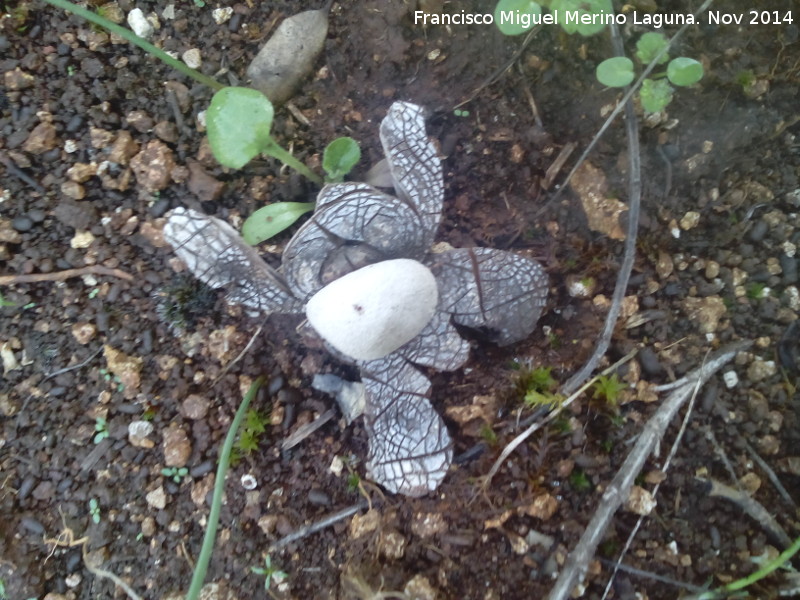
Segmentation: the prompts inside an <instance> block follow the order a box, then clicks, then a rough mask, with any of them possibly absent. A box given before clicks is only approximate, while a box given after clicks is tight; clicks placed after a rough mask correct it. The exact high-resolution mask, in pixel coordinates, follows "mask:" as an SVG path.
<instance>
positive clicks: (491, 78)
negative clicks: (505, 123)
mask: <svg viewBox="0 0 800 600" xmlns="http://www.w3.org/2000/svg"><path fill="white" fill-rule="evenodd" d="M540 28H541V25H537V26H536V27H534V28H533V29H531V30H530V31H529V32H528V35H526V36H525V39H524V40H523V42H522V44H520V46H519V48H517V49H516V51H515V52H514V54H513V55H512V56H511V58H509V59H508V60H507V61H506V62H505V64H503V65H502V66H500V67H499V68H498V69H497V70H495V72H494V73H492V74H491V75H489V76H488V77H487V78H486V79H484V80H483V81H482V82H481V84H480V85H479V86H478V87H477V88H475V89H474V90H473V91H472V93H471V94H470V95H469V96H468V97H467V99H466V100H464V101H463V102H459V103H458V104H456V105H455V106H454V107H453V109H454V110H455V109H457V108H461V107H462V106H464V105H465V104H468V103H470V102H472V100H473V99H474V98H475V96H477V95H478V94H479V93H480V92H481V90H482V89H484V88H486V87H489V86H490V85H492V84H493V83H494V82H495V81H497V80H498V79H500V77H502V75H503V73H505V72H506V71H508V70H509V69H510V68H511V67H512V66H513V65H514V63H515V62H516V61H517V59H518V58H519V57H520V56H522V53H523V52H525V48H527V47H528V44H530V43H531V42H532V41H533V38H534V37H535V35H536V34H537V33H538V32H539V29H540Z"/></svg>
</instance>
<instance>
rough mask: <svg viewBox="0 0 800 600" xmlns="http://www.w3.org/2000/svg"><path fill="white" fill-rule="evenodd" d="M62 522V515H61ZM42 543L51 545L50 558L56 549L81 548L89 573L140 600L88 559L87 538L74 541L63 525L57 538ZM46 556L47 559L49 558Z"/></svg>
mask: <svg viewBox="0 0 800 600" xmlns="http://www.w3.org/2000/svg"><path fill="white" fill-rule="evenodd" d="M61 518H62V520H63V518H64V517H63V515H62V517H61ZM44 543H45V544H48V545H52V546H53V547H52V549H51V550H50V555H49V556H52V555H53V553H54V552H55V551H56V548H74V547H75V546H80V547H81V556H82V557H83V564H84V566H85V567H86V568H87V569H88V570H89V572H90V573H92V574H93V575H95V576H96V577H100V578H101V579H108V580H110V581H111V582H112V583H114V585H116V586H117V587H119V588H121V589H122V590H123V591H124V592H125V593H126V594H128V597H129V598H130V599H131V600H142V597H141V596H140V595H139V594H137V593H136V592H135V591H134V590H133V588H132V587H131V586H129V585H128V584H127V583H125V582H124V581H123V580H122V579H120V578H119V577H117V576H116V575H114V573H112V572H111V571H106V570H105V569H101V568H100V567H96V566H94V565H93V564H91V562H90V561H89V559H88V553H89V551H88V546H89V536H83V537H82V538H78V539H75V532H73V531H72V529H70V528H69V527H67V525H66V524H64V529H63V530H62V531H61V533H59V534H58V537H55V538H45V539H44ZM49 556H48V558H49Z"/></svg>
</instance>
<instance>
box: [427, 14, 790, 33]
mask: <svg viewBox="0 0 800 600" xmlns="http://www.w3.org/2000/svg"><path fill="white" fill-rule="evenodd" d="M497 21H498V23H499V24H501V25H505V24H509V25H521V26H523V27H533V26H534V25H562V24H566V25H611V24H612V23H615V24H617V25H626V24H629V23H630V24H632V25H647V26H648V27H655V28H656V29H660V28H661V27H665V26H672V25H699V24H701V23H704V24H707V25H789V24H791V23H792V21H793V19H792V11H790V10H788V11H787V10H750V11H747V12H738V13H734V12H722V11H719V10H710V11H708V12H707V13H706V14H704V15H703V16H702V18H697V17H695V16H694V15H693V14H691V13H640V12H638V11H633V12H632V13H627V14H626V13H617V14H610V13H597V14H590V13H586V12H583V11H578V10H566V11H563V12H560V13H559V12H553V13H545V14H540V13H526V12H522V11H519V10H508V11H502V12H500V15H499V19H497ZM562 21H563V23H562ZM494 22H495V16H494V15H492V14H491V13H469V12H466V11H461V12H457V13H452V14H449V13H448V14H445V13H441V14H439V13H426V12H424V11H421V10H416V11H414V24H415V25H491V24H492V23H494Z"/></svg>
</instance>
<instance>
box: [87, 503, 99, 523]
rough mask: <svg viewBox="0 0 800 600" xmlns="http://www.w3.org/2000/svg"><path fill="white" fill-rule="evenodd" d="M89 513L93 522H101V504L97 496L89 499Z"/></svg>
mask: <svg viewBox="0 0 800 600" xmlns="http://www.w3.org/2000/svg"><path fill="white" fill-rule="evenodd" d="M89 514H90V515H91V516H92V523H94V524H95V525H97V524H98V523H99V522H100V504H99V503H98V502H97V498H92V499H91V500H89Z"/></svg>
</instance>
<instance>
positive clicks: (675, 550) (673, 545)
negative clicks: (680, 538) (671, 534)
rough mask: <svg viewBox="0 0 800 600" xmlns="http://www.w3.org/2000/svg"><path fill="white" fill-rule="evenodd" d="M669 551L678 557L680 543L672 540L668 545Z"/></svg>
mask: <svg viewBox="0 0 800 600" xmlns="http://www.w3.org/2000/svg"><path fill="white" fill-rule="evenodd" d="M667 550H668V551H669V553H670V554H672V555H673V556H678V542H676V541H675V540H672V541H671V542H670V543H669V544H667Z"/></svg>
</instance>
